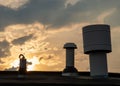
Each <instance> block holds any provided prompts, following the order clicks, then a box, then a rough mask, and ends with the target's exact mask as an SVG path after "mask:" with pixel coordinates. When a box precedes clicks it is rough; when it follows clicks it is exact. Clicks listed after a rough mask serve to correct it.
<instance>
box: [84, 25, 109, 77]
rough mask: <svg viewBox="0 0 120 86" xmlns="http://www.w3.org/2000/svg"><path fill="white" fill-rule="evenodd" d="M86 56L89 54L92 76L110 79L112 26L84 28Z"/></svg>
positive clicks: (89, 26)
mask: <svg viewBox="0 0 120 86" xmlns="http://www.w3.org/2000/svg"><path fill="white" fill-rule="evenodd" d="M83 46H84V54H89V59H90V75H91V76H92V77H94V78H106V77H108V68H107V58H106V57H107V55H106V53H109V52H111V37H110V26H109V25H106V24H96V25H88V26H85V27H83Z"/></svg>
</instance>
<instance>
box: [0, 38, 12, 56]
mask: <svg viewBox="0 0 120 86" xmlns="http://www.w3.org/2000/svg"><path fill="white" fill-rule="evenodd" d="M10 54H11V53H10V45H9V42H7V41H6V40H4V41H1V42H0V57H6V56H9V55H10Z"/></svg>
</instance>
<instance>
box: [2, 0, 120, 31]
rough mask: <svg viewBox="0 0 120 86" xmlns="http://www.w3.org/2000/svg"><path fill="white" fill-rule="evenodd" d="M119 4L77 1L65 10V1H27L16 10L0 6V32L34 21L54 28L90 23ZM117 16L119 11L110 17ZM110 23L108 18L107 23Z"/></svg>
mask: <svg viewBox="0 0 120 86" xmlns="http://www.w3.org/2000/svg"><path fill="white" fill-rule="evenodd" d="M119 2H120V1H119V0H116V1H112V0H90V1H88V0H77V1H76V3H75V4H74V5H70V6H68V7H67V8H66V7H65V3H66V0H29V3H26V4H24V6H21V8H20V9H18V10H12V9H10V8H8V7H4V6H0V14H1V16H0V19H1V20H0V25H1V30H3V28H4V27H5V26H8V25H11V24H31V23H34V22H36V21H38V22H40V23H42V24H44V25H46V26H49V27H55V28H57V27H62V26H66V25H70V24H73V23H78V22H79V23H80V22H92V21H93V20H94V19H96V18H97V17H98V16H99V15H100V14H101V13H103V11H104V12H105V11H106V10H108V9H112V8H116V9H118V7H119ZM118 14H119V11H117V12H116V14H114V15H115V16H114V15H111V16H113V17H115V18H119V15H118ZM108 20H109V19H107V20H106V21H105V22H106V23H107V22H108ZM112 21H113V20H112V19H111V18H110V21H109V22H112ZM116 21H117V20H115V21H114V22H116Z"/></svg>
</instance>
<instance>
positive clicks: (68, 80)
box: [0, 71, 120, 86]
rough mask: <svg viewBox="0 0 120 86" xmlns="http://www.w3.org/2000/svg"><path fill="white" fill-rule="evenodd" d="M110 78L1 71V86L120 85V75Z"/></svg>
mask: <svg viewBox="0 0 120 86" xmlns="http://www.w3.org/2000/svg"><path fill="white" fill-rule="evenodd" d="M108 76H109V77H108V78H96V79H95V78H92V77H90V73H89V72H79V75H78V76H75V77H74V76H71V77H70V76H62V72H61V71H29V72H27V73H26V75H24V77H20V76H19V74H18V72H17V71H0V85H6V84H9V85H36V86H37V85H39V86H40V85H42V86H43V85H49V86H57V85H59V86H60V85H61V86H63V85H70V86H71V85H72V86H78V85H79V86H80V85H120V74H119V73H109V75H108Z"/></svg>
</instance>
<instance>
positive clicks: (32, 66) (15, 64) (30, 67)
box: [10, 57, 39, 71]
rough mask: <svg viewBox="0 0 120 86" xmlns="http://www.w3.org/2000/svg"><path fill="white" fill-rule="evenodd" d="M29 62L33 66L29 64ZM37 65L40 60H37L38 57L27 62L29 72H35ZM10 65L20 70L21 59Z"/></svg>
mask: <svg viewBox="0 0 120 86" xmlns="http://www.w3.org/2000/svg"><path fill="white" fill-rule="evenodd" d="M29 62H30V63H31V64H29ZM36 64H39V60H38V59H37V57H33V58H31V59H29V60H27V64H26V65H27V71H33V70H34V68H35V65H36ZM10 65H11V66H12V67H14V68H17V69H19V59H16V60H14V61H13V62H12V63H11V64H10Z"/></svg>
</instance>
